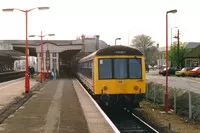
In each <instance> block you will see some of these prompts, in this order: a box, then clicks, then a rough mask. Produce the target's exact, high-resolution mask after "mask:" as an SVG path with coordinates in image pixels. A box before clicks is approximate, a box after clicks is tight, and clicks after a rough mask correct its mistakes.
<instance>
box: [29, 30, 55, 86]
mask: <svg viewBox="0 0 200 133" xmlns="http://www.w3.org/2000/svg"><path fill="white" fill-rule="evenodd" d="M45 36H55V34H45V35H43V34H42V31H41V35H29V37H40V38H41V40H40V47H41V65H40V66H41V67H40V82H41V83H42V82H43V81H44V60H43V42H42V41H43V37H45Z"/></svg>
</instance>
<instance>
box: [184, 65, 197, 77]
mask: <svg viewBox="0 0 200 133" xmlns="http://www.w3.org/2000/svg"><path fill="white" fill-rule="evenodd" d="M187 75H188V76H190V77H200V67H195V68H194V69H192V70H190V71H188V73H187Z"/></svg>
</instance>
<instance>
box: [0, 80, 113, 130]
mask: <svg viewBox="0 0 200 133" xmlns="http://www.w3.org/2000/svg"><path fill="white" fill-rule="evenodd" d="M22 85H24V84H22ZM22 88H24V87H22ZM81 89H82V88H81V85H80V84H79V83H78V81H77V80H75V79H57V80H51V81H49V82H47V84H46V85H44V86H43V88H41V89H40V90H39V91H37V93H35V94H34V95H33V96H32V97H31V98H30V99H29V100H28V101H27V102H26V103H25V104H23V105H22V106H21V107H20V108H19V109H18V110H17V111H15V112H14V113H13V114H12V115H10V116H9V117H8V118H7V119H6V120H4V121H3V122H2V123H1V124H0V133H66V132H68V133H89V132H90V133H102V132H103V133H114V130H113V127H112V126H111V125H110V124H109V122H107V121H106V120H105V118H104V116H103V115H102V114H101V113H100V112H99V111H98V110H97V108H96V107H95V105H94V104H93V103H92V101H90V99H89V97H88V95H87V94H86V93H85V91H83V89H82V90H81ZM83 93H85V94H83ZM81 101H82V102H81ZM84 107H85V108H84Z"/></svg>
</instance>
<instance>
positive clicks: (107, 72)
mask: <svg viewBox="0 0 200 133" xmlns="http://www.w3.org/2000/svg"><path fill="white" fill-rule="evenodd" d="M111 78H112V60H111V59H99V79H111Z"/></svg>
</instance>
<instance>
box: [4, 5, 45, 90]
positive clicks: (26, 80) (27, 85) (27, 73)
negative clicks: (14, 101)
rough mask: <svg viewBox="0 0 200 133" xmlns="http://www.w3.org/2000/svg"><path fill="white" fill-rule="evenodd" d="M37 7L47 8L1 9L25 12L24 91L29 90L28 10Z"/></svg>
mask: <svg viewBox="0 0 200 133" xmlns="http://www.w3.org/2000/svg"><path fill="white" fill-rule="evenodd" d="M34 9H39V10H48V9H49V7H36V8H32V9H29V10H21V9H18V8H6V9H2V11H3V12H13V11H14V10H18V11H21V12H24V13H25V21H26V48H25V55H26V73H25V92H26V93H28V92H29V91H30V81H29V70H28V64H29V63H28V12H30V11H32V10H34Z"/></svg>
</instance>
